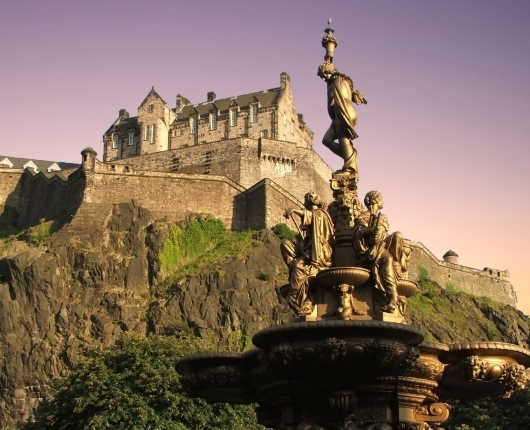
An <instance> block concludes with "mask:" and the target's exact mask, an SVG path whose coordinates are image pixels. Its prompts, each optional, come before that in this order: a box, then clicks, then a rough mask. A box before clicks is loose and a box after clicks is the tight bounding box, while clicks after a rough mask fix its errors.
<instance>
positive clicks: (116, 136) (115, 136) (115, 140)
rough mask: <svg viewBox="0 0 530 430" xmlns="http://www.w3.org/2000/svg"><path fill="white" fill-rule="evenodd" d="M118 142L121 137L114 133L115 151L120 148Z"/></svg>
mask: <svg viewBox="0 0 530 430" xmlns="http://www.w3.org/2000/svg"><path fill="white" fill-rule="evenodd" d="M118 142H119V135H118V133H114V134H113V135H112V147H113V148H114V149H116V148H117V147H118Z"/></svg>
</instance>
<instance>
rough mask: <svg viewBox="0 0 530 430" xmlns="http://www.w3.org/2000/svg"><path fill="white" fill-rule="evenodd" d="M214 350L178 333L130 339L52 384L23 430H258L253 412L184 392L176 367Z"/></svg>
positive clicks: (90, 354) (246, 407) (129, 336)
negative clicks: (47, 396) (179, 361)
mask: <svg viewBox="0 0 530 430" xmlns="http://www.w3.org/2000/svg"><path fill="white" fill-rule="evenodd" d="M211 348H212V345H210V344H208V342H205V341H203V340H201V339H197V338H195V337H193V336H192V335H191V334H190V333H189V330H182V331H179V330H178V329H176V331H175V335H174V336H173V337H161V336H151V337H148V338H145V337H142V336H140V335H138V334H132V333H127V334H125V335H124V336H123V337H122V339H120V340H119V341H118V342H117V343H116V345H115V346H113V347H111V348H108V349H106V350H103V351H97V350H93V351H90V352H88V354H87V355H86V356H85V357H84V358H83V359H81V360H80V361H79V362H78V363H77V364H76V365H75V366H74V367H73V369H72V370H71V372H70V374H69V375H68V376H67V377H66V378H62V379H58V380H56V381H54V382H53V384H52V385H53V395H54V397H53V399H51V400H49V401H47V402H44V403H43V404H42V405H41V407H40V408H39V410H38V411H37V414H36V416H35V418H34V421H33V422H28V423H26V424H23V425H22V426H21V427H20V428H21V429H22V430H58V429H63V430H76V429H91V430H104V429H115V430H145V429H160V430H185V429H187V430H199V429H200V430H214V429H215V430H217V429H219V430H220V429H226V430H228V429H230V430H258V429H264V428H263V427H262V426H260V425H258V424H257V423H256V416H255V413H254V411H253V408H252V406H249V405H228V404H221V403H212V404H209V403H207V402H206V401H204V400H202V399H196V398H191V397H190V396H188V395H187V394H186V393H185V392H184V390H183V389H182V387H181V385H180V382H179V375H178V374H177V372H176V371H175V361H176V360H177V359H178V358H180V357H183V356H186V355H189V354H192V353H195V352H198V351H204V350H205V349H206V350H209V349H211Z"/></svg>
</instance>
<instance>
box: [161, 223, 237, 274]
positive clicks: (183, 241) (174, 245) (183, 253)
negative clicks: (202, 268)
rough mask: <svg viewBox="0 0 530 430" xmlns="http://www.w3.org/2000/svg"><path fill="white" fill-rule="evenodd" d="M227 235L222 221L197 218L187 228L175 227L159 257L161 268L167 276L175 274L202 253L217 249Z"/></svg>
mask: <svg viewBox="0 0 530 430" xmlns="http://www.w3.org/2000/svg"><path fill="white" fill-rule="evenodd" d="M227 234H228V231H227V230H226V228H225V226H224V225H223V223H222V222H221V220H219V219H215V218H197V219H194V220H192V221H191V222H190V223H189V224H188V225H186V226H185V227H179V226H176V225H175V226H173V227H172V228H171V230H170V232H169V237H168V238H167V240H166V241H165V243H164V248H163V250H162V252H161V253H160V255H159V256H158V259H159V263H160V268H161V269H162V271H163V272H165V273H166V274H171V273H173V272H174V271H175V270H176V269H178V268H179V267H182V266H184V265H185V264H187V263H189V262H191V261H193V260H194V259H196V258H197V257H198V256H199V255H201V254H202V253H204V252H207V251H208V250H210V249H212V248H215V246H217V245H218V244H219V243H221V242H222V241H223V240H224V239H225V238H226V236H227Z"/></svg>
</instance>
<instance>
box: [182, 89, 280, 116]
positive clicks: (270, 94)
mask: <svg viewBox="0 0 530 430" xmlns="http://www.w3.org/2000/svg"><path fill="white" fill-rule="evenodd" d="M279 96H280V88H279V87H278V88H271V89H270V90H265V91H259V92H256V93H248V94H242V95H240V96H235V97H228V98H226V99H217V100H214V101H213V102H203V103H198V104H189V105H186V106H184V107H183V108H182V111H181V112H178V113H177V119H176V120H175V122H180V121H186V120H187V119H188V118H189V116H190V115H191V114H192V113H194V112H195V111H197V112H198V114H199V115H200V116H203V115H204V116H206V115H208V113H209V112H210V109H211V108H212V106H213V105H215V107H216V108H217V109H218V111H219V112H220V114H221V115H222V114H225V113H227V112H228V109H229V108H230V106H232V105H233V104H234V103H235V104H236V105H237V106H239V108H240V109H242V110H246V109H248V108H249V105H250V103H251V102H252V101H253V100H257V101H258V102H259V104H260V107H267V106H272V105H274V104H276V103H277V102H278V98H279ZM172 110H173V112H175V109H172Z"/></svg>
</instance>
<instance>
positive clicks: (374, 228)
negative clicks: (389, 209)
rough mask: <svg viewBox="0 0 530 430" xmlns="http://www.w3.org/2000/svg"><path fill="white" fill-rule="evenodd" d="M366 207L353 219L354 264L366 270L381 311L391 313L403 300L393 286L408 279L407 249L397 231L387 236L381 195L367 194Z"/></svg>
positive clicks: (375, 193)
mask: <svg viewBox="0 0 530 430" xmlns="http://www.w3.org/2000/svg"><path fill="white" fill-rule="evenodd" d="M364 204H365V205H366V207H367V208H368V210H367V211H365V212H364V213H362V214H361V215H360V216H359V217H357V218H356V219H355V225H354V227H353V249H354V252H355V260H356V263H357V265H359V266H362V267H367V268H370V271H371V273H372V276H373V278H374V280H375V288H376V289H377V290H378V291H380V292H381V293H382V296H381V298H380V300H379V305H380V309H381V310H382V311H383V312H394V311H395V310H396V309H397V308H398V307H399V306H400V305H401V304H403V302H404V301H405V303H406V297H403V296H399V295H398V292H397V283H398V281H399V280H400V279H406V278H407V277H408V259H409V257H410V249H408V248H406V247H405V246H404V244H403V236H402V235H401V233H400V232H395V233H392V234H391V235H388V229H389V222H388V218H387V217H386V215H383V214H382V213H381V209H383V196H382V195H381V193H380V192H379V191H370V192H369V193H367V194H366V197H365V198H364Z"/></svg>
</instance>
